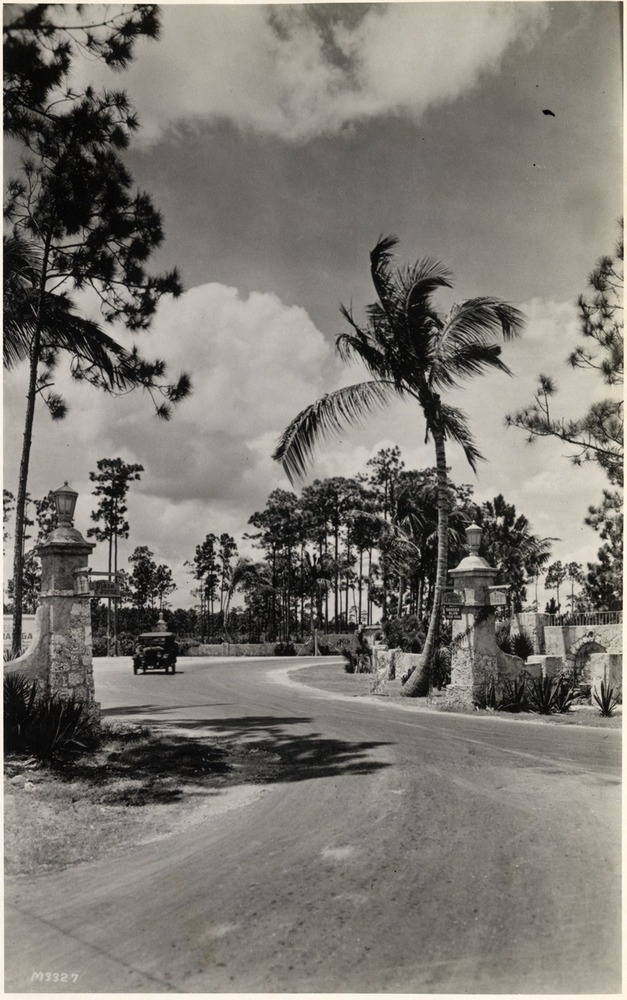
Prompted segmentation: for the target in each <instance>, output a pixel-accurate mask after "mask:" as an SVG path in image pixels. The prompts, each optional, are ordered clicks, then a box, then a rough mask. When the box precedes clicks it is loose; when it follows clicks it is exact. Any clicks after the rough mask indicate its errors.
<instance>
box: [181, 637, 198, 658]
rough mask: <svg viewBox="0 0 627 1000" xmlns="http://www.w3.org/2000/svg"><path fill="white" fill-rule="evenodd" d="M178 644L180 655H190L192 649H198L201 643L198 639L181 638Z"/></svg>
mask: <svg viewBox="0 0 627 1000" xmlns="http://www.w3.org/2000/svg"><path fill="white" fill-rule="evenodd" d="M176 645H177V653H178V655H179V656H189V655H190V650H192V649H198V647H199V646H200V643H199V642H198V640H197V639H179V640H178V642H177V644H176Z"/></svg>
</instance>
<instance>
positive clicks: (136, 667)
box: [133, 663, 139, 674]
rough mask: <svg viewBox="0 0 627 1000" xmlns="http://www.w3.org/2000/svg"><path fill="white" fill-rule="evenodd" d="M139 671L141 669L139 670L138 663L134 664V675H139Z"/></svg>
mask: <svg viewBox="0 0 627 1000" xmlns="http://www.w3.org/2000/svg"><path fill="white" fill-rule="evenodd" d="M138 669H139V668H138V666H137V664H136V663H134V664H133V673H134V674H136V673H137V671H138Z"/></svg>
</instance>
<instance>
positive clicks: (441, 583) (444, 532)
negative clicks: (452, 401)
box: [401, 428, 449, 698]
mask: <svg viewBox="0 0 627 1000" xmlns="http://www.w3.org/2000/svg"><path fill="white" fill-rule="evenodd" d="M432 433H433V439H434V443H435V462H436V474H437V481H438V557H437V568H436V574H435V587H434V592H433V604H432V606H431V618H430V619H429V630H428V632H427V639H426V642H425V645H424V649H423V651H422V654H421V657H420V661H421V662H420V663H419V665H418V666H417V667H416V668H415V669H414V670H413V671H412V673H411V674H410V676H409V678H408V680H407V681H406V682H405V684H404V685H403V687H402V689H401V694H403V695H404V696H405V697H407V698H414V697H416V694H417V691H418V690H419V688H420V686H421V682H422V680H423V673H424V671H425V670H426V671H427V672H428V674H429V675H430V673H431V659H432V657H433V653H434V652H435V644H436V640H437V636H438V628H439V619H440V605H441V602H442V591H443V590H444V588H445V586H446V576H447V573H448V513H449V498H448V486H447V478H446V449H445V446H444V434H443V433H442V431H441V430H440V429H439V428H435V429H434V428H432Z"/></svg>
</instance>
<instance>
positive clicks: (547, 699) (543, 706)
mask: <svg viewBox="0 0 627 1000" xmlns="http://www.w3.org/2000/svg"><path fill="white" fill-rule="evenodd" d="M528 698H529V707H530V708H531V710H532V712H538V713H539V714H540V715H554V714H556V713H561V712H568V711H570V707H571V705H572V703H573V700H574V698H575V691H574V689H573V687H572V685H571V684H569V682H568V681H567V680H566V678H564V677H558V678H557V679H556V680H554V679H553V678H552V677H541V678H540V677H539V678H537V679H536V680H534V681H532V683H531V687H530V689H529V692H528Z"/></svg>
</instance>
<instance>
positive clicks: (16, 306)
mask: <svg viewBox="0 0 627 1000" xmlns="http://www.w3.org/2000/svg"><path fill="white" fill-rule="evenodd" d="M40 264H41V255H40V253H39V251H38V248H37V247H36V245H35V244H34V243H30V242H29V241H28V240H25V239H23V237H21V236H16V235H15V234H13V235H10V236H4V238H3V272H2V298H3V302H2V311H3V323H2V325H3V342H2V360H3V365H4V367H5V368H6V369H7V371H10V370H11V369H13V368H15V367H16V366H17V365H18V364H20V362H22V361H26V360H27V359H28V356H29V352H30V346H31V343H32V340H33V336H34V333H35V329H36V327H35V316H36V308H37V281H38V276H39V271H40Z"/></svg>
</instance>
